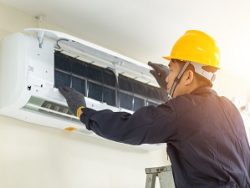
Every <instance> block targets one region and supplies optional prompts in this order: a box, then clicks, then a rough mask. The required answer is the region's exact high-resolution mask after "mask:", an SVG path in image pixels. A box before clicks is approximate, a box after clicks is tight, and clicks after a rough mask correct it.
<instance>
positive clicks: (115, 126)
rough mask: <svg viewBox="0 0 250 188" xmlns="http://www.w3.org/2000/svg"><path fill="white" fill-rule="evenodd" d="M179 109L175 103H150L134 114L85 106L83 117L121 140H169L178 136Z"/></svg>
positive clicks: (105, 134) (107, 135)
mask: <svg viewBox="0 0 250 188" xmlns="http://www.w3.org/2000/svg"><path fill="white" fill-rule="evenodd" d="M175 118H176V113H175V110H174V108H173V105H171V103H169V102H167V103H164V104H162V105H159V106H157V107H154V106H146V107H143V108H141V109H139V110H138V111H136V112H135V113H133V114H130V113H126V112H113V111H111V110H101V111H96V110H93V109H90V108H85V109H84V113H83V114H82V116H81V118H80V120H81V122H83V123H84V124H85V125H86V128H87V129H89V130H92V131H93V132H95V133H96V134H97V135H99V136H101V137H104V138H107V139H110V140H114V141H117V142H122V143H127V144H133V145H139V144H145V143H148V144H152V143H166V142H167V140H169V139H172V138H174V136H175V134H176V133H175V132H176V127H175V125H174V122H175V121H174V120H175Z"/></svg>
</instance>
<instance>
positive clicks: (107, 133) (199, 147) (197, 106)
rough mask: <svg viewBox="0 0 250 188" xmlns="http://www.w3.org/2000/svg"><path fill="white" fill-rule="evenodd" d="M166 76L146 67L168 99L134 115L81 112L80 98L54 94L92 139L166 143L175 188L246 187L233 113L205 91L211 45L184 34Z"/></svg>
mask: <svg viewBox="0 0 250 188" xmlns="http://www.w3.org/2000/svg"><path fill="white" fill-rule="evenodd" d="M165 58H166V59H168V60H170V63H169V74H168V75H167V77H166V78H165V76H166V74H167V73H166V71H164V67H161V66H159V65H157V64H152V63H149V65H150V66H152V67H153V68H154V70H152V71H151V73H152V74H153V75H154V76H155V77H156V79H157V81H158V83H161V84H160V85H161V87H163V88H166V89H167V91H168V93H169V96H170V97H171V99H170V100H169V101H167V102H166V103H164V104H161V105H159V106H157V107H154V106H147V107H143V108H141V109H139V110H138V111H136V112H135V113H134V114H129V113H125V112H112V111H110V110H101V111H96V110H93V109H90V108H87V107H86V105H85V101H84V97H83V96H82V94H80V93H78V92H76V91H74V90H73V89H70V88H60V92H61V93H62V94H63V95H64V97H65V98H66V100H67V102H68V105H69V107H70V109H71V110H72V112H73V113H74V114H75V115H77V116H78V117H79V118H80V120H81V121H82V122H83V123H84V124H85V125H86V127H87V129H89V130H92V131H94V132H95V133H96V134H98V135H100V136H102V137H105V138H107V139H111V140H114V141H117V142H123V143H127V144H143V143H149V144H153V143H167V153H168V155H169V157H170V160H171V163H172V169H173V175H174V180H175V185H176V187H177V188H222V187H223V188H236V187H237V188H248V187H250V177H249V174H250V148H249V143H248V140H247V137H246V132H245V128H244V124H243V121H242V118H241V116H240V113H239V111H238V110H237V109H236V107H235V106H234V105H233V104H232V103H231V102H230V101H229V100H228V99H226V98H225V97H219V96H218V95H217V94H216V92H215V91H213V90H212V89H211V87H212V82H213V80H214V78H215V74H214V73H215V72H216V70H217V69H218V68H219V50H218V48H217V45H216V43H215V41H214V40H213V39H212V38H211V37H210V36H209V35H207V34H206V33H203V32H201V31H195V30H191V31H187V32H186V33H185V34H184V35H183V36H182V37H180V38H179V40H177V42H176V43H175V45H174V47H173V48H172V51H171V54H170V56H167V57H165Z"/></svg>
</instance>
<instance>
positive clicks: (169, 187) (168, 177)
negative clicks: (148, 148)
mask: <svg viewBox="0 0 250 188" xmlns="http://www.w3.org/2000/svg"><path fill="white" fill-rule="evenodd" d="M145 172H146V186H145V187H146V188H155V183H156V177H158V178H159V183H160V188H175V185H174V180H173V174H172V168H171V166H162V167H153V168H145Z"/></svg>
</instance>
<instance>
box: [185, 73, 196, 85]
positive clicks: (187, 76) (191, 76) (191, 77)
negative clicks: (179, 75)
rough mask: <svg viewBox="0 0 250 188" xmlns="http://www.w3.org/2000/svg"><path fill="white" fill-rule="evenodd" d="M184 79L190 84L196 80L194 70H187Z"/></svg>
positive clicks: (186, 83)
mask: <svg viewBox="0 0 250 188" xmlns="http://www.w3.org/2000/svg"><path fill="white" fill-rule="evenodd" d="M184 79H185V80H184V84H185V85H190V84H191V83H192V82H193V81H194V72H193V71H192V70H187V71H186V72H185V76H184Z"/></svg>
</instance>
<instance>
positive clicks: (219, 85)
mask: <svg viewBox="0 0 250 188" xmlns="http://www.w3.org/2000/svg"><path fill="white" fill-rule="evenodd" d="M0 2H1V3H4V4H7V5H9V6H12V7H15V8H16V9H18V10H21V11H23V12H25V13H27V14H29V15H32V16H37V15H44V16H45V21H46V22H50V23H53V24H56V25H58V26H59V27H61V28H63V29H65V30H68V31H70V32H72V33H75V34H76V35H78V36H81V38H83V39H85V40H88V41H90V42H93V43H96V44H98V45H101V46H103V47H106V48H109V49H111V50H113V51H116V52H119V53H121V54H123V55H126V56H129V57H130V58H134V59H136V60H139V61H141V62H143V63H146V62H147V61H149V60H151V61H155V62H159V63H165V62H164V60H163V59H162V58H161V56H163V55H166V54H168V53H169V52H170V49H171V46H172V45H173V43H174V42H175V40H176V39H177V38H178V37H179V36H180V35H182V34H183V33H184V32H185V31H186V30H189V29H200V30H203V31H205V32H207V33H209V34H210V35H212V36H213V37H214V38H215V39H216V40H217V42H218V45H219V47H220V50H221V65H222V70H221V72H219V76H220V78H218V81H217V82H216V89H218V90H219V91H221V92H225V95H227V96H230V97H231V98H232V97H234V96H236V95H244V97H246V96H247V97H248V96H250V84H249V83H248V80H249V79H248V74H249V73H248V72H249V68H250V66H249V64H250V62H249V55H248V54H250V48H249V44H250V1H249V0H237V1H236V0H188V1H185V0H126V1H124V0H101V1H100V0H42V1H41V0H0ZM219 76H218V77H219ZM222 94H224V93H222Z"/></svg>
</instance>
